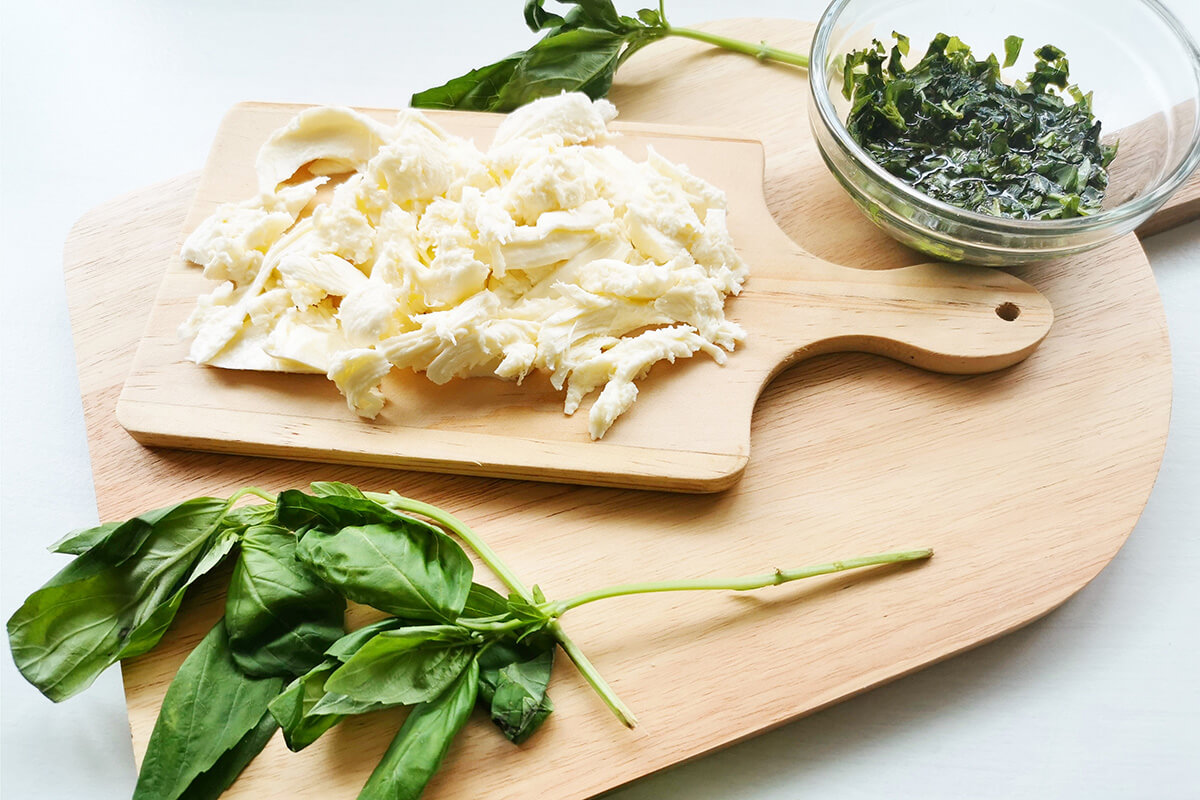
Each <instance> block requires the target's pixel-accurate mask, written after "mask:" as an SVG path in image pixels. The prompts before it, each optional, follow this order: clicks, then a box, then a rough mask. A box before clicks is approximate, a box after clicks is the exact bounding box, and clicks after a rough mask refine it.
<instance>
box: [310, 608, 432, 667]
mask: <svg viewBox="0 0 1200 800" xmlns="http://www.w3.org/2000/svg"><path fill="white" fill-rule="evenodd" d="M410 626H411V623H409V622H406V621H405V620H402V619H397V618H396V617H386V618H384V619H381V620H378V621H377V622H372V623H371V624H370V625H364V626H363V627H361V628H359V629H358V630H355V631H351V632H350V633H347V634H346V635H345V636H343V637H342V638H340V639H338V640H337V641H336V642H334V643H333V644H332V645H330V646H329V649H328V650H326V651H325V654H326V655H328V656H330V657H331V658H336V659H337V660H338V661H343V662H344V661H349V660H350V656H352V655H354V654H355V653H357V652H358V649H359V648H360V647H362V646H363V645H364V644H366V643H367V642H368V641H369V640H371V639H373V638H375V635H376V634H379V633H383V632H384V631H393V630H396V629H397V628H404V627H410Z"/></svg>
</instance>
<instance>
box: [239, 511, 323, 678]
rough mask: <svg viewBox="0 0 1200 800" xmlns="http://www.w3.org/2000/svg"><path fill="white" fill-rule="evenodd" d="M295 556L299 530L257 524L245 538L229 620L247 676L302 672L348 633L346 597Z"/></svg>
mask: <svg viewBox="0 0 1200 800" xmlns="http://www.w3.org/2000/svg"><path fill="white" fill-rule="evenodd" d="M295 555H296V535H295V534H294V533H292V532H291V531H289V530H287V529H286V528H281V527H279V526H277V525H256V526H254V527H252V528H249V529H248V530H247V531H246V533H245V535H244V536H243V538H242V550H241V555H240V556H239V558H238V561H237V565H236V566H235V567H234V568H233V577H232V578H231V579H230V582H229V592H228V594H227V596H226V601H225V624H226V626H227V627H228V629H229V645H230V648H231V649H232V651H233V659H234V661H236V662H237V665H238V667H239V668H241V670H242V671H243V672H245V673H246V674H247V675H255V676H258V677H267V676H270V675H278V676H281V677H292V676H295V675H301V674H303V673H305V672H307V671H308V670H310V669H312V668H313V667H314V666H316V665H317V664H319V663H321V661H322V660H323V659H324V656H325V651H326V650H327V649H328V648H329V646H330V645H332V644H333V643H334V642H336V641H337V640H338V639H339V638H341V636H342V634H343V633H345V630H344V616H345V610H346V601H345V600H344V599H342V597H341V595H339V594H338V593H337V592H335V591H333V590H332V589H330V588H329V587H328V586H326V585H325V584H323V583H321V582H320V581H318V580H316V579H315V578H313V577H312V576H311V575H310V574H309V573H308V571H307V570H305V569H304V568H303V567H301V565H300V564H299V562H297V561H296V558H295Z"/></svg>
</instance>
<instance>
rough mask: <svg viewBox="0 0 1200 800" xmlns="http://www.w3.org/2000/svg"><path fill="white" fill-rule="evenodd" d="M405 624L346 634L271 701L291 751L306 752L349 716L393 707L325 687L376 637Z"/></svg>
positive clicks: (390, 622)
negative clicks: (350, 696) (339, 669)
mask: <svg viewBox="0 0 1200 800" xmlns="http://www.w3.org/2000/svg"><path fill="white" fill-rule="evenodd" d="M405 624H406V623H405V621H404V620H401V619H396V618H395V617H389V618H387V619H382V620H379V621H378V622H374V623H372V624H370V625H366V626H364V627H362V628H359V629H358V630H356V631H354V632H352V633H348V634H346V635H345V636H343V637H342V638H340V639H338V640H337V641H336V642H334V643H333V646H331V647H330V648H329V655H328V656H327V658H326V659H325V660H324V661H323V662H322V663H320V664H318V665H317V666H315V667H313V668H312V669H311V670H309V671H308V672H307V673H306V674H304V675H301V676H300V677H299V678H297V679H296V680H294V681H292V682H291V684H289V685H288V687H287V688H286V689H284V690H283V692H282V693H281V694H280V695H279V696H278V697H276V698H275V699H274V700H272V701H271V704H270V706H269V708H270V710H271V714H272V716H274V717H275V719H276V720H278V722H279V724H280V726H281V727H282V728H283V738H284V741H285V742H287V746H288V748H289V749H291V750H294V751H299V750H303V749H304V748H305V747H307V746H308V745H310V744H312V743H313V742H315V741H316V740H317V739H318V738H319V737H320V736H321V734H323V733H325V731H327V730H329V729H330V728H332V727H333V726H334V725H337V724H338V723H339V722H341V721H342V720H343V719H345V718H346V717H347V716H348V715H351V714H362V713H366V712H367V711H376V710H379V709H383V708H389V707H390V706H389V705H387V704H383V703H375V702H364V701H361V700H354V699H352V698H349V697H346V696H345V695H341V694H336V693H334V692H330V691H328V690H327V689H326V688H325V683H326V681H327V680H328V679H329V676H330V675H332V674H333V673H334V671H335V670H336V669H337V668H338V667H340V666H341V665H342V662H344V661H348V660H349V659H350V657H351V656H353V655H354V654H355V653H357V652H358V650H359V648H360V647H362V646H363V645H364V644H366V643H367V642H368V641H370V640H371V639H372V638H374V637H375V636H376V635H377V634H379V633H381V632H383V631H387V630H394V629H396V628H399V627H402V626H404V625H405Z"/></svg>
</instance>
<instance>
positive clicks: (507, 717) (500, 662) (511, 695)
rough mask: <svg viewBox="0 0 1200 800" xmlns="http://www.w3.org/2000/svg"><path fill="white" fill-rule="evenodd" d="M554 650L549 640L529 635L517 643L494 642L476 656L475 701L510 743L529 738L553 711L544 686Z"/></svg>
mask: <svg viewBox="0 0 1200 800" xmlns="http://www.w3.org/2000/svg"><path fill="white" fill-rule="evenodd" d="M555 647H556V644H555V641H554V639H553V638H551V637H549V636H545V635H542V636H533V637H529V638H527V639H525V640H523V641H521V642H497V643H495V644H493V645H491V646H490V647H488V648H487V649H486V650H484V651H483V652H482V653H481V654H480V656H479V699H480V701H481V702H482V703H483V704H485V705H486V706H487V708H488V712H489V714H490V715H491V718H492V722H494V723H495V724H496V726H497V727H498V728H499V729H500V732H501V733H503V734H504V736H505V737H506V738H507V739H509V740H510V741H511V742H513V743H514V744H521V743H522V742H524V741H525V740H526V739H528V738H529V737H530V736H531V735H533V733H534V731H536V730H537V729H538V728H539V727H541V724H542V723H543V722H545V721H546V718H547V717H548V716H550V713H551V712H552V711H553V710H554V704H553V703H552V702H551V701H550V697H549V696H548V695H547V694H546V686H547V684H549V682H550V674H551V671H552V669H553V667H554V651H555Z"/></svg>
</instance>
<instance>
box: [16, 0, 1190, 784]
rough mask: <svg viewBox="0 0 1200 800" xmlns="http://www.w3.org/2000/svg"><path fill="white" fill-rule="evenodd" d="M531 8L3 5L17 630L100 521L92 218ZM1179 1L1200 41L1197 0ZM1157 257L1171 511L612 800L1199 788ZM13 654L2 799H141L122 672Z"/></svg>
mask: <svg viewBox="0 0 1200 800" xmlns="http://www.w3.org/2000/svg"><path fill="white" fill-rule="evenodd" d="M520 5H521V4H520V2H519V0H507V2H502V1H501V0H461V1H460V2H455V3H448V2H447V3H433V2H426V3H416V2H412V1H411V0H409V1H407V2H406V1H405V0H387V1H386V2H382V1H372V2H359V3H334V2H325V3H321V2H309V1H307V0H290V2H257V3H256V2H238V0H221V1H220V2H207V3H205V2H191V3H183V2H171V0H160V2H141V3H137V2H128V0H119V1H118V0H108V1H107V2H101V1H99V0H97V1H96V2H81V1H78V0H77V1H74V2H55V3H49V2H29V0H22V1H21V2H15V1H12V0H3V6H2V9H3V10H2V17H0V58H2V63H0V81H2V93H0V193H2V194H0V228H2V230H3V238H2V245H3V247H2V249H0V253H2V255H0V259H2V260H3V270H4V272H3V274H4V280H3V284H2V285H3V295H2V300H0V303H3V309H4V313H3V315H0V318H2V320H3V336H2V339H0V341H3V351H2V362H0V363H2V365H3V366H2V375H3V380H2V381H0V383H2V393H3V398H2V399H3V406H2V416H0V420H2V424H3V439H2V442H0V457H2V461H0V465H2V472H0V531H2V533H0V544H2V550H0V558H2V561H3V586H2V597H0V601H2V605H3V608H2V609H0V610H2V612H3V616H4V618H5V619H7V618H8V617H9V616H10V615H11V614H12V613H13V611H14V610H15V609H16V608H17V606H18V605H19V604H20V602H21V601H22V599H23V598H24V597H25V596H26V595H27V594H28V593H29V592H31V591H33V590H34V589H35V588H37V587H38V586H39V585H41V584H42V583H43V582H44V581H45V580H46V579H47V578H48V577H49V576H50V575H51V574H52V573H53V572H54V571H56V570H57V569H59V568H60V567H61V565H62V563H63V559H62V557H61V556H51V555H50V554H48V553H47V552H46V551H45V549H44V548H45V546H46V544H47V543H49V542H51V541H53V540H54V539H57V538H58V537H59V536H60V535H61V534H62V533H64V532H65V531H67V530H69V529H72V528H75V527H79V526H83V525H88V524H94V523H95V521H96V509H95V497H94V494H93V489H92V481H91V468H90V464H89V461H88V451H87V442H86V439H85V435H84V426H83V418H82V408H81V404H80V397H79V387H78V382H77V376H76V368H75V356H74V352H73V348H72V343H71V337H70V326H69V321H68V317H67V304H66V299H65V294H64V288H63V277H62V268H61V263H62V262H61V254H62V244H63V241H64V238H65V236H66V234H67V231H68V228H69V227H70V226H71V224H72V223H73V222H74V221H75V220H76V219H77V218H78V217H79V216H80V215H81V214H83V213H84V212H85V211H87V210H88V209H89V208H91V207H93V206H95V205H97V204H99V203H102V202H103V201H105V200H108V199H110V198H112V197H114V196H116V195H119V194H122V193H125V192H128V191H132V190H135V189H138V188H140V187H142V186H145V185H147V184H150V183H154V182H157V181H161V180H165V179H168V178H171V177H174V176H176V175H179V174H181V173H184V172H188V171H191V170H195V169H198V168H199V167H200V166H201V165H202V164H203V162H204V158H205V155H206V153H207V150H208V146H209V143H210V140H211V138H212V136H213V133H214V131H215V129H216V126H217V123H218V121H219V120H220V118H221V115H222V114H223V112H224V111H225V110H226V109H227V108H228V107H229V106H231V105H232V104H234V103H236V102H238V101H241V100H247V99H257V100H276V101H295V102H309V103H336V104H346V105H364V106H383V107H388V106H400V105H404V104H405V103H406V102H407V99H408V97H409V95H410V94H411V93H412V91H414V90H416V89H420V88H424V87H426V86H429V85H434V84H437V83H440V82H441V81H443V80H445V79H447V78H449V77H450V76H453V75H457V74H460V73H461V72H463V71H464V70H465V69H467V68H469V67H473V66H478V65H480V64H483V63H486V62H487V61H490V60H493V59H494V58H496V57H499V56H501V55H505V54H507V53H508V52H509V51H511V50H514V49H518V48H520V47H524V46H526V44H527V43H528V42H530V41H531V38H532V37H531V35H530V34H529V33H528V32H527V31H525V29H524V28H523V25H522V21H521V9H520ZM1167 5H1168V6H1171V7H1172V8H1173V9H1174V10H1175V11H1176V12H1177V13H1179V14H1180V15H1181V16H1182V18H1183V19H1184V21H1185V23H1186V24H1187V25H1188V27H1189V28H1190V29H1191V30H1192V31H1193V35H1196V34H1197V33H1198V32H1200V4H1196V3H1195V2H1194V0H1170V2H1168V3H1167ZM618 6H619V7H620V8H621V10H623V11H626V12H629V11H632V10H633V9H634V8H637V7H639V5H637V4H635V3H631V2H628V0H618ZM822 6H823V3H821V2H820V0H791V1H790V2H789V1H785V0H777V1H771V0H744V2H739V3H736V4H732V3H722V2H717V1H716V0H710V1H709V2H698V1H696V0H673V1H672V2H668V12H669V13H670V16H671V18H672V21H673V22H675V23H677V24H688V23H695V22H699V21H702V20H705V19H716V18H721V17H729V16H772V17H792V18H800V19H816V17H817V16H818V15H819V13H820V10H821V8H822ZM339 7H341V8H342V9H344V10H341V11H339V10H338V9H339ZM331 43H332V44H333V46H334V47H336V46H337V45H338V44H340V43H352V44H353V47H352V49H350V50H349V52H350V53H351V58H337V57H334V56H332V55H331V53H332V52H334V50H333V48H331V47H330V46H329V45H330V44H331ZM798 90H799V89H798ZM1145 244H1146V250H1147V252H1148V253H1149V256H1150V262H1151V264H1152V266H1153V268H1154V273H1155V277H1156V279H1157V280H1158V285H1159V289H1160V291H1161V293H1162V298H1163V303H1164V305H1165V307H1166V312H1167V319H1168V324H1169V327H1170V334H1171V342H1172V355H1173V359H1174V370H1175V399H1174V409H1173V413H1172V420H1171V432H1170V438H1169V440H1168V443H1167V450H1166V456H1165V458H1164V460H1163V464H1162V471H1161V473H1160V474H1159V477H1158V482H1157V484H1156V486H1155V488H1154V492H1153V495H1152V496H1151V498H1150V502H1149V504H1148V505H1147V507H1146V510H1145V513H1144V514H1143V516H1142V518H1141V521H1140V522H1139V523H1138V525H1137V528H1136V529H1135V530H1134V532H1133V535H1132V537H1131V538H1130V540H1129V542H1128V544H1126V546H1125V547H1124V548H1123V549H1122V550H1121V552H1120V554H1119V555H1118V556H1117V557H1116V559H1115V560H1114V561H1113V562H1112V564H1110V565H1109V566H1108V567H1107V568H1106V569H1105V570H1104V571H1103V572H1102V573H1101V574H1100V576H1099V577H1098V578H1097V579H1096V580H1095V581H1093V582H1092V584H1091V585H1089V586H1088V587H1087V588H1085V589H1084V590H1083V591H1081V592H1080V593H1079V594H1078V595H1076V596H1075V597H1074V598H1072V599H1071V600H1070V601H1068V602H1067V603H1066V604H1065V605H1064V606H1063V607H1062V608H1061V609H1059V610H1058V611H1056V612H1054V613H1052V614H1050V615H1049V616H1048V617H1047V618H1045V619H1043V620H1042V621H1039V622H1037V623H1034V624H1032V625H1030V626H1028V627H1027V628H1024V629H1022V630H1021V631H1018V632H1017V633H1015V634H1012V635H1010V636H1008V637H1006V638H1004V639H1002V640H1000V641H999V642H996V643H993V644H990V645H987V646H985V647H982V648H979V649H977V650H974V651H972V652H970V653H967V654H965V655H963V656H960V657H958V658H955V659H953V660H951V661H949V662H946V663H943V664H941V665H938V666H935V667H932V668H930V669H927V670H924V671H923V672H920V673H918V674H917V675H914V676H911V677H909V678H906V679H903V680H900V681H897V682H895V683H893V684H890V685H889V686H886V687H884V688H882V689H879V690H876V691H873V692H870V693H868V694H866V695H864V696H861V697H859V698H857V699H854V700H851V701H849V702H846V703H843V704H841V705H839V706H836V707H834V708H832V709H830V710H827V711H825V712H823V713H820V714H816V715H814V716H811V717H809V718H807V719H803V720H800V721H798V722H795V723H792V724H790V725H787V726H785V727H784V728H782V729H780V730H777V731H775V732H773V733H770V734H767V735H764V736H761V737H758V738H755V739H753V740H751V741H749V742H746V743H743V744H741V745H738V746H735V747H732V748H730V749H728V750H725V751H723V752H720V753H717V754H713V755H711V756H709V757H706V758H703V759H701V760H699V761H697V762H695V763H692V764H690V765H687V766H684V767H680V768H676V769H674V770H671V771H669V772H667V773H664V774H661V775H658V776H654V777H652V778H649V779H646V780H643V781H640V782H638V783H636V784H634V785H632V786H629V787H626V788H624V789H622V790H620V791H617V792H615V793H614V794H612V795H611V797H613V798H619V799H620V800H649V799H650V798H660V797H687V798H693V800H710V799H711V800H716V799H717V798H722V799H723V798H739V799H740V800H768V799H770V800H782V798H795V797H801V796H805V797H832V798H858V797H862V798H879V797H912V798H922V800H936V799H937V798H954V800H958V799H959V798H963V797H971V798H1011V797H1017V796H1020V797H1046V798H1089V799H1090V800H1100V799H1101V798H1140V797H1154V798H1157V799H1158V800H1171V799H1173V798H1197V797H1200V777H1198V776H1197V775H1198V773H1197V772H1196V768H1195V762H1196V759H1197V757H1198V756H1200V645H1198V643H1197V631H1198V629H1200V628H1198V626H1197V612H1200V588H1198V587H1200V523H1198V522H1197V520H1198V519H1200V503H1198V502H1197V497H1198V496H1200V224H1196V223H1193V224H1191V225H1189V226H1186V227H1183V228H1180V229H1177V230H1175V231H1172V232H1168V233H1166V234H1162V235H1160V236H1157V237H1155V238H1152V239H1150V240H1148V241H1147V242H1146V243H1145ZM5 650H7V647H5ZM0 662H2V664H3V666H2V667H0V669H2V673H3V674H2V688H3V692H2V696H0V698H2V705H0V714H2V731H0V733H2V751H0V752H2V759H3V761H2V770H0V775H2V777H0V795H2V796H3V797H4V798H6V800H19V799H20V798H33V797H37V798H50V799H51V800H53V799H55V798H76V797H88V798H97V800H107V799H108V798H123V797H128V796H129V795H130V793H131V792H132V788H133V783H134V768H133V755H132V752H131V748H130V744H129V730H128V726H127V723H126V717H125V706H124V697H123V694H122V691H121V682H120V675H119V671H118V670H117V669H112V670H109V671H108V672H107V673H105V674H104V675H103V676H102V677H101V679H100V680H99V681H98V682H97V683H96V685H95V686H94V687H93V688H91V689H90V690H88V691H87V692H85V693H84V694H82V695H80V696H77V697H75V698H73V699H71V700H69V701H67V702H65V703H63V704H61V705H53V704H51V703H50V702H49V701H47V700H45V699H43V698H42V697H41V696H40V695H39V694H38V693H37V692H36V691H35V690H34V689H32V688H31V687H30V686H28V685H27V684H25V683H24V681H23V680H22V679H21V677H20V676H19V675H18V674H17V672H16V670H15V668H14V667H13V665H12V661H11V658H10V657H9V656H8V655H7V653H6V654H5V655H4V656H3V657H2V658H0ZM613 735H615V736H619V735H621V732H620V729H619V728H614V731H613Z"/></svg>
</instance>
